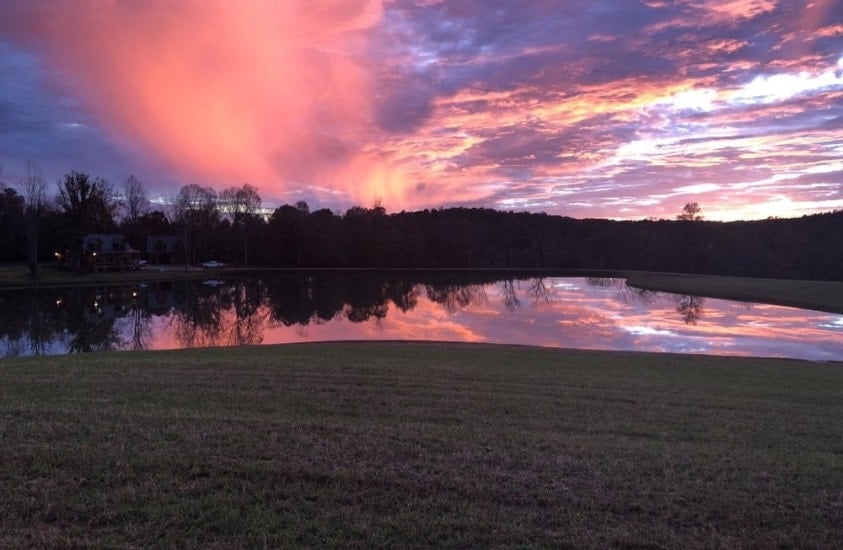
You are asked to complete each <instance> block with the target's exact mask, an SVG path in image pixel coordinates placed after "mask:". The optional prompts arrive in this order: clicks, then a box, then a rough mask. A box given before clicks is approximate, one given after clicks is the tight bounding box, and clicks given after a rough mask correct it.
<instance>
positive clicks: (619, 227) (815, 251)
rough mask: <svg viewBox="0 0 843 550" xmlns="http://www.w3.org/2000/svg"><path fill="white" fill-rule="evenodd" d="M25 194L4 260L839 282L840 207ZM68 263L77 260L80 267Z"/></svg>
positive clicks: (39, 183)
mask: <svg viewBox="0 0 843 550" xmlns="http://www.w3.org/2000/svg"><path fill="white" fill-rule="evenodd" d="M28 174H29V175H28V176H27V178H26V180H25V181H24V184H27V185H22V186H19V189H20V191H19V190H16V189H15V188H14V187H11V186H7V185H3V184H0V261H6V262H17V261H27V262H28V263H29V264H30V266H31V269H32V270H33V274H36V271H34V270H37V260H40V261H44V260H47V259H50V258H51V257H52V256H53V254H54V253H55V252H56V251H69V253H70V254H71V255H73V254H78V253H80V252H81V242H82V237H84V235H85V234H88V233H108V232H119V233H122V234H123V235H124V236H125V237H126V238H127V240H128V242H129V243H130V244H131V246H132V247H134V248H136V249H138V250H141V251H145V250H146V238H147V237H148V236H149V235H178V236H182V237H184V238H185V241H186V242H187V243H188V261H189V262H191V263H197V262H202V261H206V260H209V259H215V260H219V261H224V262H227V263H230V264H235V265H250V266H266V267H293V268H309V267H336V268H349V267H367V268H466V269H471V268H478V269H486V268H508V269H534V268H544V269H560V270H561V269H603V270H647V271H665V272H675V273H700V274H716V275H736V276H749V277H777V278H800V279H823V280H843V211H836V212H830V213H825V214H815V215H808V216H803V217H801V218H792V219H767V220H757V221H740V222H712V221H706V220H704V219H703V217H702V216H701V215H700V210H701V209H700V207H699V205H697V204H696V203H689V204H688V205H685V209H684V210H683V212H682V213H681V214H680V215H679V216H677V219H676V220H642V221H614V220H605V219H573V218H569V217H564V216H553V215H548V214H542V213H527V212H502V211H496V210H492V209H488V208H444V209H430V210H421V211H415V212H405V211H402V212H398V213H391V214H388V213H387V212H386V210H385V208H383V206H381V205H380V204H376V205H374V206H372V207H369V208H366V207H362V206H354V207H352V208H349V209H348V210H346V211H345V212H338V211H332V210H330V209H326V208H322V209H318V210H311V209H310V207H309V205H308V204H307V203H305V202H298V203H296V204H294V205H290V204H285V205H282V206H280V207H278V208H276V209H274V211H273V212H272V213H271V215H268V216H264V215H262V214H261V213H260V207H261V204H262V202H261V198H260V195H259V192H258V189H257V188H255V187H254V186H252V185H250V184H248V183H247V184H244V185H242V186H241V187H232V188H229V189H226V190H224V191H222V192H217V191H216V190H214V189H213V188H210V187H203V186H199V185H196V184H189V185H185V186H183V187H182V188H181V189H180V190H179V191H178V192H177V193H176V194H175V196H174V197H172V198H171V200H170V201H169V204H167V205H161V204H153V203H151V202H150V200H149V198H148V194H147V192H146V190H145V188H144V186H143V184H142V183H141V182H139V181H138V180H137V178H135V177H133V176H132V177H129V178H128V179H127V180H126V181H125V182H124V184H123V185H122V187H120V188H115V187H114V186H112V185H111V184H110V183H109V182H107V181H105V180H103V179H101V178H93V177H91V176H89V175H88V174H86V173H83V172H69V173H68V174H66V175H65V176H64V178H63V179H62V180H60V181H59V182H58V189H57V194H56V196H55V197H54V198H53V199H52V200H50V199H48V198H47V197H46V192H45V186H44V185H43V178H41V177H40V174H39V173H38V172H37V170H35V169H33V170H31V171H30V172H28ZM75 260H76V259H75V258H73V261H71V262H70V263H69V267H70V268H73V267H74V266H75V267H78V262H77V261H75Z"/></svg>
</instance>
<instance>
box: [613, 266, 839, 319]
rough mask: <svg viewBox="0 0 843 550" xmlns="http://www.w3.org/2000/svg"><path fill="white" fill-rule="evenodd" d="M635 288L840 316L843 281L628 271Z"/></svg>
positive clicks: (628, 281) (631, 284) (629, 279)
mask: <svg viewBox="0 0 843 550" xmlns="http://www.w3.org/2000/svg"><path fill="white" fill-rule="evenodd" d="M627 283H628V284H629V285H630V286H633V287H636V288H642V289H645V290H657V291H661V292H673V293H675V294H690V295H694V296H709V297H712V298H724V299H727V300H738V301H744V302H761V303H765V304H777V305H782V306H792V307H798V308H805V309H813V310H816V311H828V312H831V313H843V282H839V281H798V280H792V279H751V278H747V277H716V276H709V275H684V274H671V273H646V272H629V273H628V277H627Z"/></svg>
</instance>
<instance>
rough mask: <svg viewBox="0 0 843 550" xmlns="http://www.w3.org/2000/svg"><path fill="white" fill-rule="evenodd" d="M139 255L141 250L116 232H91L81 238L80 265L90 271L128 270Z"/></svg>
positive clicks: (135, 262)
mask: <svg viewBox="0 0 843 550" xmlns="http://www.w3.org/2000/svg"><path fill="white" fill-rule="evenodd" d="M140 257H141V251H140V250H135V249H134V248H132V247H131V246H129V243H128V242H127V241H126V238H125V237H123V235H120V234H117V233H93V234H91V235H85V237H84V238H83V239H82V265H83V267H85V268H87V269H89V270H90V271H129V270H131V269H135V268H136V267H137V265H138V260H140Z"/></svg>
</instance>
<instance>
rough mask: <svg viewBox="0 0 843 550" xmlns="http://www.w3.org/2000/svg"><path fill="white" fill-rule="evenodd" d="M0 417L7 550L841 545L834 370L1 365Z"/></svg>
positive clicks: (57, 361) (455, 355)
mask: <svg viewBox="0 0 843 550" xmlns="http://www.w3.org/2000/svg"><path fill="white" fill-rule="evenodd" d="M0 419H2V420H0V495H2V496H0V547H19V546H39V547H56V546H104V547H136V546H140V547H146V546H156V547H172V546H176V547H185V546H190V547H195V546H200V547H207V546H212V547H244V546H246V547H264V546H268V547H283V546H311V547H326V546H328V547H330V546H334V547H336V546H339V547H390V548H392V547H407V546H436V547H440V546H446V547H479V548H486V547H513V546H515V547H518V546H550V547H565V546H571V547H597V548H607V547H638V548H641V547H656V546H658V547H669V548H685V547H706V548H718V547H719V548H736V547H757V548H775V547H820V548H822V547H826V548H833V547H839V544H840V541H841V540H843V364H840V363H827V364H819V363H809V362H802V361H792V360H773V359H740V358H722V357H703V356H677V355H667V354H637V353H612V352H585V351H583V352H580V351H565V350H550V349H540V348H527V347H513V346H500V347H495V346H479V345H462V344H416V343H336V344H307V345H289V346H267V347H255V348H229V349H206V350H185V351H168V352H143V353H128V352H123V353H116V354H111V353H107V354H97V355H85V356H63V357H51V358H44V357H40V358H20V359H8V360H2V361H0ZM648 545H650V546H648Z"/></svg>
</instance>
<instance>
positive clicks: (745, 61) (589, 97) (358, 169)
mask: <svg viewBox="0 0 843 550" xmlns="http://www.w3.org/2000/svg"><path fill="white" fill-rule="evenodd" d="M562 4H565V9H560V8H561V6H562ZM586 5H587V6H588V7H586ZM838 7H839V5H838V3H836V2H834V1H833V0H815V1H812V2H809V3H805V4H804V5H803V4H802V3H798V2H796V3H795V2H781V1H774V0H677V1H672V2H662V1H649V2H619V1H617V0H594V1H593V2H587V3H570V5H568V4H567V3H553V2H551V3H548V2H540V1H532V0H526V1H525V2H519V3H501V4H500V5H496V7H495V9H490V8H489V7H488V6H487V5H486V4H483V3H461V2H455V1H449V0H443V1H424V2H421V1H418V0H389V1H382V0H320V1H318V2H314V1H311V0H288V1H283V2H279V1H276V0H252V1H249V2H231V1H228V0H207V1H203V0H146V1H144V2H114V1H100V0H44V1H40V2H28V1H23V0H21V1H14V0H9V1H7V2H4V3H3V8H2V9H3V17H2V18H0V67H11V68H14V69H15V70H10V71H7V72H8V73H9V75H8V78H9V81H10V83H9V84H8V85H7V86H5V87H4V88H2V89H0V113H3V114H4V116H6V114H7V113H8V118H9V120H8V121H7V120H6V119H5V118H4V126H3V127H2V128H0V162H2V163H3V164H4V166H5V167H8V166H9V165H10V164H11V165H16V164H21V162H22V159H26V158H30V157H31V158H33V159H34V160H36V161H38V160H39V159H40V157H41V156H42V155H48V154H51V153H48V152H49V151H52V150H53V149H56V150H59V149H60V152H57V153H55V155H56V159H54V160H55V165H57V166H59V165H60V169H59V170H60V171H59V172H58V173H57V174H55V175H54V174H49V176H50V177H49V178H48V179H53V178H54V177H58V176H60V175H61V174H62V173H63V172H64V171H67V170H70V169H83V170H87V171H90V172H92V173H94V174H101V172H102V168H101V167H100V166H97V165H91V166H88V165H82V166H78V165H74V163H80V162H82V161H81V160H80V159H86V160H88V159H94V158H97V159H98V161H99V158H98V155H97V153H95V152H98V151H101V150H102V149H103V148H102V147H101V145H102V144H103V143H107V144H109V145H112V146H113V147H114V148H117V149H120V150H121V151H123V152H125V154H126V157H127V158H131V159H136V160H137V163H136V165H134V166H127V165H126V163H125V160H123V161H117V160H115V159H114V158H108V155H107V154H105V153H103V155H102V160H101V162H102V163H103V165H107V164H109V163H114V164H119V163H120V162H123V164H122V165H119V166H112V168H113V172H112V173H110V174H107V175H108V176H111V175H112V174H116V175H117V177H116V178H115V177H112V179H114V180H115V181H117V180H118V178H125V176H126V175H127V174H129V173H138V175H139V176H140V177H141V179H142V180H143V181H144V182H145V183H147V184H149V185H150V186H152V187H153V191H154V193H155V194H159V193H160V194H167V193H168V192H169V193H172V192H174V191H175V189H162V188H161V187H158V188H155V186H156V185H161V186H163V185H164V184H159V183H157V182H156V177H158V176H160V175H161V174H164V175H165V177H167V178H168V180H167V183H166V185H169V186H172V187H176V186H177V185H182V184H184V183H191V182H195V183H199V184H202V185H212V186H214V187H216V188H218V189H221V188H224V187H228V186H231V185H239V184H241V183H243V182H245V181H248V182H250V183H252V184H253V185H256V186H257V187H258V188H259V189H260V191H261V195H262V196H263V197H264V199H265V201H266V202H268V203H281V202H295V201H297V200H302V199H304V200H310V201H311V205H312V206H316V207H322V206H328V207H330V208H338V207H347V206H351V205H352V204H359V205H364V206H369V205H371V204H372V202H373V201H374V200H375V199H376V198H379V199H381V201H382V203H383V205H384V206H385V207H386V208H387V209H388V210H390V211H396V210H400V209H402V208H407V209H418V208H429V207H434V208H435V207H441V206H451V205H471V206H488V207H494V208H505V209H528V210H536V211H547V212H551V213H556V214H564V215H572V216H576V217H623V218H646V217H666V218H673V217H674V216H675V214H676V213H677V212H678V210H679V209H680V208H681V206H682V205H683V204H684V203H685V202H688V201H695V202H699V203H700V204H701V205H702V207H703V209H704V213H705V216H706V218H707V219H723V220H726V219H735V218H740V217H767V216H770V215H774V216H792V215H802V214H805V213H810V212H815V211H821V210H827V209H834V208H840V207H843V194H842V193H841V182H840V179H839V172H840V170H841V168H840V166H841V165H840V143H841V141H843V138H841V128H840V125H839V122H838V121H839V120H841V117H843V58H841V52H843V35H841V33H840V29H841V28H843V21H841V20H840V18H841V16H840V14H839V9H837V8H838ZM7 45H8V46H7ZM30 59H32V60H37V64H38V66H37V67H36V66H35V62H33V61H30ZM4 62H5V63H4ZM27 66H30V70H31V74H30V75H28V78H29V80H26V79H25V78H24V77H21V80H20V81H18V82H17V83H16V81H15V80H14V79H15V78H16V77H17V74H18V73H19V72H20V71H19V70H18V69H20V68H26V67H27ZM32 74H37V75H38V78H40V79H41V81H39V84H38V85H39V86H43V87H44V88H45V89H46V88H49V89H50V93H49V94H48V93H46V92H45V91H43V90H39V89H38V88H37V86H35V85H33V84H32V83H31V82H32V81H34V80H37V79H35V78H34V77H33V76H32ZM39 93H40V94H41V95H40V96H39ZM16 94H17V95H16ZM33 98H35V99H33ZM45 98H46V99H45ZM55 98H59V99H60V100H61V101H66V102H67V103H68V104H71V105H74V106H76V105H78V106H79V113H76V112H74V113H72V114H66V113H67V112H68V109H66V108H65V106H64V105H63V104H62V105H52V106H51V108H50V109H46V108H44V109H43V113H36V112H35V111H38V109H39V107H38V106H37V105H36V106H35V107H31V105H33V104H36V103H37V100H39V99H40V100H43V101H52V102H54V103H57V100H56V99H55ZM27 109H29V110H27ZM21 112H22V113H24V114H23V115H18V114H17V113H21ZM47 112H49V113H50V116H47V115H45V114H44V113H47ZM77 114H81V115H83V116H80V117H79V119H78V121H77V119H76V115H77ZM39 117H40V118H39ZM62 117H64V118H62ZM54 119H55V120H54ZM33 120H34V121H36V122H37V123H36V122H33ZM71 123H73V124H79V126H71V125H70V124H71ZM44 128H49V129H50V130H49V131H51V132H53V133H54V134H55V135H54V136H52V137H53V141H49V140H45V141H44V142H39V141H38V140H36V139H32V140H28V139H21V138H20V136H27V137H31V136H33V135H35V134H37V133H38V132H43V131H44V130H43V129H44ZM56 128H58V129H59V130H56ZM56 136H58V137H56ZM85 140H88V141H85ZM42 143H47V144H46V145H43V144H42ZM81 149H85V150H86V151H87V153H86V154H85V155H80V154H79V151H80V150H81ZM153 165H154V166H155V169H154V170H152V169H150V168H149V167H150V166H153ZM146 169H150V170H151V172H152V174H153V176H150V177H146V176H145V175H144V170H146ZM158 179H160V178H158ZM313 201H316V203H315V204H314V202H313Z"/></svg>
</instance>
